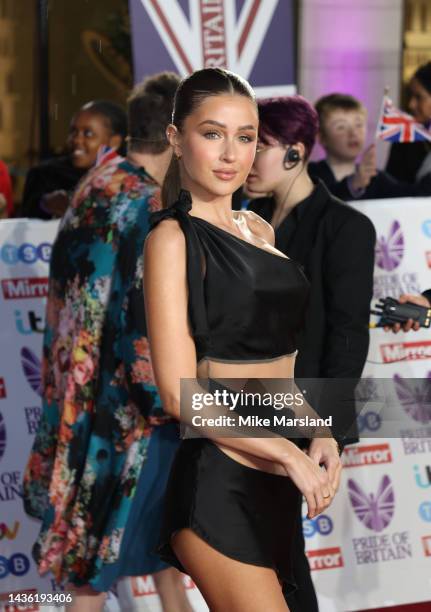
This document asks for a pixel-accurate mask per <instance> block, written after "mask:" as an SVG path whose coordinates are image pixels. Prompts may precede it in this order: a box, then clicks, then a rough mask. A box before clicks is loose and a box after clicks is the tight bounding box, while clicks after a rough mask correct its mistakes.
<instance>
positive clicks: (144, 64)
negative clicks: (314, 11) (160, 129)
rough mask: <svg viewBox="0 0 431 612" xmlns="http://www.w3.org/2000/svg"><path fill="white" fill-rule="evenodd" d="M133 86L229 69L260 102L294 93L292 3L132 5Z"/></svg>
mask: <svg viewBox="0 0 431 612" xmlns="http://www.w3.org/2000/svg"><path fill="white" fill-rule="evenodd" d="M129 2H130V9H131V23H132V35H133V55H134V69H135V81H140V80H141V79H142V78H143V77H144V76H146V75H148V74H153V73H155V72H159V71H161V70H173V71H175V72H178V73H179V74H181V75H182V76H185V75H187V74H189V73H190V72H193V70H198V69H199V68H203V67H214V68H216V67H219V68H228V69H229V70H232V71H233V72H237V73H238V74H240V75H241V76H243V77H244V78H246V79H248V80H249V81H250V83H251V85H253V87H254V89H255V91H256V93H257V95H258V96H260V97H264V96H271V95H289V94H292V93H295V66H294V59H295V40H294V23H293V21H294V10H293V0H129Z"/></svg>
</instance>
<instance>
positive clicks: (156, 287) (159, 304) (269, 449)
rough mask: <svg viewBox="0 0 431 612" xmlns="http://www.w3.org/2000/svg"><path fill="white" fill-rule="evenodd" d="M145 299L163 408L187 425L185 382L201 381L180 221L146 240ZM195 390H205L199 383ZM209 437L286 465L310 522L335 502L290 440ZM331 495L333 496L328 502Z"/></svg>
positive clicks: (328, 486)
mask: <svg viewBox="0 0 431 612" xmlns="http://www.w3.org/2000/svg"><path fill="white" fill-rule="evenodd" d="M144 295H145V305H146V316H147V327H148V333H149V340H150V347H151V357H152V364H153V369H154V375H155V379H156V383H157V386H158V389H159V393H160V397H161V400H162V405H163V407H164V410H165V411H166V412H167V413H168V414H170V415H171V416H173V417H175V418H176V419H178V420H181V421H183V422H184V421H185V418H184V415H181V414H180V381H181V379H182V378H188V379H196V350H195V345H194V341H193V338H192V335H191V331H190V327H189V322H188V291H187V272H186V243H185V238H184V235H183V233H182V230H181V229H180V227H179V225H178V224H177V222H176V221H175V220H165V221H164V222H162V223H160V224H159V225H158V226H157V227H156V228H155V229H153V230H152V232H151V233H150V234H149V236H148V237H147V240H146V243H145V252H144ZM196 387H197V389H200V390H202V389H201V388H200V387H199V385H198V383H196ZM182 417H183V418H182ZM187 424H189V423H187ZM214 431H215V430H214ZM205 433H206V435H207V436H208V437H209V438H212V439H213V440H214V441H215V442H219V443H221V444H223V445H224V446H228V447H230V448H233V449H235V450H238V451H242V452H245V453H249V454H251V455H254V456H256V457H260V458H262V459H266V460H269V461H273V462H276V463H278V464H280V465H282V466H283V467H284V469H285V470H286V473H287V474H288V475H289V476H290V477H291V478H292V480H293V482H294V483H295V484H296V486H297V487H298V488H299V489H300V491H301V492H302V493H303V494H304V495H305V498H306V500H307V504H308V508H309V517H310V518H311V517H313V516H316V514H319V513H320V512H322V511H323V510H324V509H325V508H327V507H328V505H329V503H330V502H331V500H332V497H333V494H334V491H333V489H332V487H331V484H330V483H329V480H328V477H327V474H326V472H324V471H323V470H321V469H320V468H319V467H318V466H317V465H315V463H313V461H312V460H311V459H310V458H309V457H307V456H306V455H305V454H304V453H303V452H302V451H301V450H300V449H298V448H297V447H296V446H295V445H294V444H293V443H292V442H290V441H289V440H286V439H284V438H281V437H279V436H275V435H273V436H271V437H261V438H258V437H238V438H234V437H216V435H211V433H212V432H211V430H207V431H206V432H205ZM326 493H329V494H330V496H329V497H325V499H324V496H325V495H326Z"/></svg>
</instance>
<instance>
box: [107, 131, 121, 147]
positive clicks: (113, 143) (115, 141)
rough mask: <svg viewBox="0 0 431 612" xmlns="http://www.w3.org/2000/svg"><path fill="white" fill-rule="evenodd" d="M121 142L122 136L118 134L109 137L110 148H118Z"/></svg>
mask: <svg viewBox="0 0 431 612" xmlns="http://www.w3.org/2000/svg"><path fill="white" fill-rule="evenodd" d="M122 144H123V137H122V136H121V135H120V134H113V135H112V136H111V137H110V139H109V146H110V147H111V149H119V148H120V147H121V145H122Z"/></svg>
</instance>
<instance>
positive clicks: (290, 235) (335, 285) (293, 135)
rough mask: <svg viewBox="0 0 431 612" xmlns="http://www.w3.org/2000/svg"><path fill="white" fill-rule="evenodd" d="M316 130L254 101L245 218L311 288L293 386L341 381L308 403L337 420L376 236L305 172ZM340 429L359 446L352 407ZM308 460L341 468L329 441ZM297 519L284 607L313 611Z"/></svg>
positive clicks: (304, 115)
mask: <svg viewBox="0 0 431 612" xmlns="http://www.w3.org/2000/svg"><path fill="white" fill-rule="evenodd" d="M317 130H318V118H317V113H316V111H315V110H314V109H313V107H312V106H311V105H310V104H309V103H308V102H307V101H306V100H305V99H304V98H302V97H301V96H292V97H283V98H271V99H267V100H262V101H260V102H259V142H258V147H257V154H256V158H255V162H254V165H253V167H252V169H251V172H250V174H249V176H248V179H247V183H246V188H247V192H248V194H250V195H253V196H255V198H256V199H253V200H252V201H251V203H250V204H249V210H252V211H254V212H256V213H258V214H259V215H261V216H262V217H263V218H264V219H265V220H267V221H269V222H270V223H271V225H272V226H273V228H274V230H275V246H276V248H277V249H279V250H280V251H282V252H283V253H285V254H286V255H288V256H289V257H290V258H292V259H293V260H296V262H298V263H299V264H301V265H302V266H303V267H304V271H305V274H306V276H307V277H308V280H309V281H310V283H311V292H310V299H309V302H308V306H307V308H306V311H305V313H304V326H303V329H302V331H301V333H300V337H299V338H298V351H299V352H298V356H297V360H296V364H295V378H296V379H321V378H328V379H329V378H331V379H345V380H344V381H337V389H336V393H335V396H334V394H332V396H331V398H330V399H331V401H330V402H328V400H325V402H323V401H322V400H321V401H320V403H317V404H316V403H314V404H312V405H313V407H314V408H315V409H316V411H317V412H319V413H322V412H323V413H324V412H325V410H327V409H329V411H330V413H334V406H336V401H337V393H340V392H341V395H343V394H345V393H346V391H349V390H351V391H353V390H354V386H355V381H356V380H357V379H359V378H360V376H361V373H362V369H363V367H364V364H365V360H366V356H367V352H368V344H369V331H368V320H369V310H370V301H371V297H372V288H373V267H374V244H375V230H374V227H373V225H372V223H371V221H370V220H369V219H368V218H367V217H366V216H365V215H363V214H361V213H360V212H358V211H356V210H354V209H353V208H350V207H349V206H348V205H346V204H345V203H343V202H342V201H341V200H338V199H337V198H335V197H334V196H332V195H331V194H330V192H329V191H328V189H327V188H326V186H325V185H324V184H323V183H322V182H321V181H320V180H318V181H317V182H316V183H313V181H312V180H311V178H310V176H309V174H308V169H307V165H308V159H309V156H310V153H311V150H312V148H313V146H314V143H315V139H316V134H317ZM263 194H265V197H259V196H260V195H263ZM266 194H272V195H271V196H270V197H268V196H267V195H266ZM349 385H350V386H349ZM352 386H353V388H352ZM343 397H345V396H344V395H343ZM308 399H310V397H309V398H308ZM337 420H338V423H339V426H338V433H337V434H335V433H334V436H335V437H336V438H338V442H339V444H340V446H341V447H343V446H345V445H346V444H347V443H352V442H356V441H357V437H356V435H355V431H356V430H355V427H354V423H355V410H354V405H353V403H352V402H350V403H347V405H344V406H343V410H342V413H340V412H338V413H337V414H335V417H334V421H335V422H336V421H337ZM352 427H353V430H352ZM352 431H353V433H352ZM343 432H346V433H343ZM304 446H305V447H306V448H307V446H306V442H305V441H304ZM308 454H309V456H310V458H311V459H312V460H313V461H315V462H316V463H317V464H319V465H324V466H325V468H326V470H327V471H328V474H329V475H330V474H331V472H332V470H333V469H334V466H335V465H336V462H337V460H338V455H337V452H336V450H335V449H334V446H333V445H330V444H328V440H327V439H322V438H320V439H319V438H315V439H314V440H312V441H311V443H310V444H309V445H308ZM297 516H298V521H297V525H296V541H295V544H294V546H295V551H294V577H295V579H296V583H297V585H298V587H299V588H298V590H297V591H296V592H295V593H293V594H292V595H290V596H289V597H288V598H287V603H288V606H289V609H290V610H291V612H304V611H305V610H306V611H307V612H316V611H317V610H318V604H317V598H316V594H315V592H314V587H313V583H312V580H311V575H310V568H309V565H308V562H307V558H306V555H305V551H304V549H305V544H304V536H303V533H302V521H301V514H300V513H298V515H297Z"/></svg>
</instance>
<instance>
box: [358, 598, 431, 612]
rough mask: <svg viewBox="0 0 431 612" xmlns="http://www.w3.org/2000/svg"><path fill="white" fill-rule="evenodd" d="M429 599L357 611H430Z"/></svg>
mask: <svg viewBox="0 0 431 612" xmlns="http://www.w3.org/2000/svg"><path fill="white" fill-rule="evenodd" d="M430 611H431V601H424V602H423V603H414V604H405V605H404V606H392V607H390V608H373V609H372V610H358V612H430Z"/></svg>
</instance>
